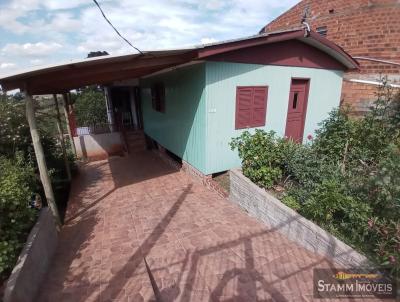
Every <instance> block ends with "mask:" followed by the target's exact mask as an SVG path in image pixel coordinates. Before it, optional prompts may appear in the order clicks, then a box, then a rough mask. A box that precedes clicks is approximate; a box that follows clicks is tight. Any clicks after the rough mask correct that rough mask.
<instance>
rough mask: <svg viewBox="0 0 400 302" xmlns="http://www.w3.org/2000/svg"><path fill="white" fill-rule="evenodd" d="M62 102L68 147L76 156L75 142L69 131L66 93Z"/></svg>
mask: <svg viewBox="0 0 400 302" xmlns="http://www.w3.org/2000/svg"><path fill="white" fill-rule="evenodd" d="M63 101H64V106H63V111H64V115H65V121H66V123H67V131H68V136H69V140H70V145H71V149H72V152H73V153H74V155H75V156H76V148H75V142H74V137H73V136H72V131H71V125H70V124H69V113H68V112H69V99H68V96H67V94H66V93H64V94H63Z"/></svg>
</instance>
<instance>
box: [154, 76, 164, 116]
mask: <svg viewBox="0 0 400 302" xmlns="http://www.w3.org/2000/svg"><path fill="white" fill-rule="evenodd" d="M151 105H152V107H153V109H154V110H155V111H158V112H165V87H164V84H163V83H155V84H154V85H153V87H151Z"/></svg>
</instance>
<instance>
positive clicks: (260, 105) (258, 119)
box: [251, 87, 268, 127]
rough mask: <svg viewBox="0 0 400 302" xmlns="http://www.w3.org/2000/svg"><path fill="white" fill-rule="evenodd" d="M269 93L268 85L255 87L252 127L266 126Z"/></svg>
mask: <svg viewBox="0 0 400 302" xmlns="http://www.w3.org/2000/svg"><path fill="white" fill-rule="evenodd" d="M267 95H268V87H254V88H253V108H252V109H253V110H252V111H253V116H252V121H251V126H252V127H261V126H265V117H266V114H267Z"/></svg>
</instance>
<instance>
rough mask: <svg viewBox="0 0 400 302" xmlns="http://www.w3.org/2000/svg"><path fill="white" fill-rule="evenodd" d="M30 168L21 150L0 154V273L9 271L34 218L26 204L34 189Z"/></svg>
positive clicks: (34, 183)
mask: <svg viewBox="0 0 400 302" xmlns="http://www.w3.org/2000/svg"><path fill="white" fill-rule="evenodd" d="M37 189H38V188H37V186H36V178H35V174H34V172H33V168H32V167H31V166H30V165H27V164H26V162H25V161H24V159H23V156H22V155H21V154H17V155H16V159H14V160H12V159H8V158H5V157H0V217H1V219H0V234H1V236H0V274H1V275H3V274H5V273H7V272H9V271H10V270H11V269H12V267H13V266H14V264H15V261H16V260H17V257H18V254H19V251H20V250H21V248H22V246H23V244H24V242H25V240H26V236H27V234H28V232H29V230H30V228H31V227H32V225H33V223H34V222H35V219H36V215H37V213H36V211H35V210H33V209H30V208H29V207H28V202H29V199H30V198H31V197H32V195H33V194H34V193H35V192H36V191H37Z"/></svg>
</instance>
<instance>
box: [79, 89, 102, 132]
mask: <svg viewBox="0 0 400 302" xmlns="http://www.w3.org/2000/svg"><path fill="white" fill-rule="evenodd" d="M74 110H75V116H76V121H77V124H78V125H79V126H85V127H89V126H96V125H102V124H106V123H107V108H106V103H105V98H104V93H103V91H101V90H99V89H98V88H97V87H87V88H85V89H83V90H82V91H80V92H78V95H77V97H76V100H75V107H74Z"/></svg>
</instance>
